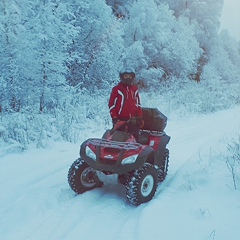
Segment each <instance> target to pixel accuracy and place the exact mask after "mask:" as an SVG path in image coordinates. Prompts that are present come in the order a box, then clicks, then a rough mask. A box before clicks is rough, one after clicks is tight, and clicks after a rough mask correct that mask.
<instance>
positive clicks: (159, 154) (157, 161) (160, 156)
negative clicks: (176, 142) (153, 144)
mask: <svg viewBox="0 0 240 240" xmlns="http://www.w3.org/2000/svg"><path fill="white" fill-rule="evenodd" d="M169 141H170V137H169V136H168V135H167V134H165V135H163V136H162V138H161V141H160V144H159V146H158V149H157V150H156V151H155V153H154V165H157V166H158V167H160V166H161V165H162V164H163V163H164V157H165V156H164V154H165V148H166V146H167V144H168V143H169Z"/></svg>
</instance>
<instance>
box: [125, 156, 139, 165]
mask: <svg viewBox="0 0 240 240" xmlns="http://www.w3.org/2000/svg"><path fill="white" fill-rule="evenodd" d="M137 157H138V154H135V155H132V156H130V157H126V158H124V159H123V160H122V165H124V164H131V163H135V162H136V160H137Z"/></svg>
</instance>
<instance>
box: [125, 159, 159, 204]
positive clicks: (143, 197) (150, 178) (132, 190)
mask: <svg viewBox="0 0 240 240" xmlns="http://www.w3.org/2000/svg"><path fill="white" fill-rule="evenodd" d="M157 183H158V176H157V169H156V168H155V167H154V166H153V165H151V164H149V163H145V164H144V165H143V166H142V167H141V168H139V169H138V170H135V171H133V172H132V173H131V174H130V176H129V179H128V181H127V184H126V195H127V199H128V200H129V201H130V202H131V203H132V204H133V205H135V206H138V205H140V204H142V203H145V202H148V201H150V200H151V199H152V198H153V196H154V194H155V192H156V189H157Z"/></svg>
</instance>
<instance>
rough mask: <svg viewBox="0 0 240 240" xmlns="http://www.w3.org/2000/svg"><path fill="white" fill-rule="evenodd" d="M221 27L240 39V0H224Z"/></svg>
mask: <svg viewBox="0 0 240 240" xmlns="http://www.w3.org/2000/svg"><path fill="white" fill-rule="evenodd" d="M221 22H222V23H221V29H227V30H228V31H229V34H230V35H232V36H233V37H235V38H236V39H237V40H240V0H224V7H223V12H222V21H221Z"/></svg>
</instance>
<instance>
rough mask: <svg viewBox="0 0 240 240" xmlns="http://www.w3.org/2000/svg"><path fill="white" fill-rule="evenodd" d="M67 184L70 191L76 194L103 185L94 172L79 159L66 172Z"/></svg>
mask: <svg viewBox="0 0 240 240" xmlns="http://www.w3.org/2000/svg"><path fill="white" fill-rule="evenodd" d="M68 183H69V186H70V187H71V189H72V190H73V191H74V192H75V193H78V194H81V193H84V192H86V191H88V190H91V189H93V188H97V187H102V185H103V183H102V182H101V181H100V180H99V178H98V176H97V173H96V171H95V170H94V169H93V168H91V167H90V166H89V165H88V164H87V163H85V162H84V160H82V159H80V158H78V159H77V160H76V161H75V162H74V163H73V164H72V166H71V167H70V169H69V171H68Z"/></svg>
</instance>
